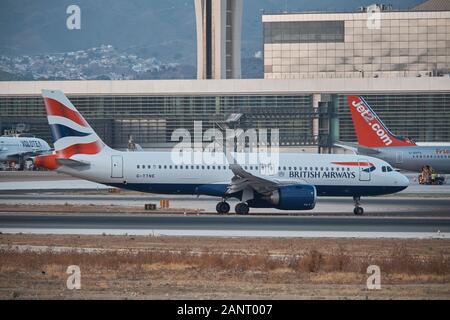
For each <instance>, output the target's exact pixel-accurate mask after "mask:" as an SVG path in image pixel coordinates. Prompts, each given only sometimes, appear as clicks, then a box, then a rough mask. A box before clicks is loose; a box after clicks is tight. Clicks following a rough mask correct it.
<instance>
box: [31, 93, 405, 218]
mask: <svg viewBox="0 0 450 320" xmlns="http://www.w3.org/2000/svg"><path fill="white" fill-rule="evenodd" d="M42 93H43V97H44V101H45V108H46V111H47V119H48V123H49V125H50V127H51V131H52V134H53V138H54V146H55V151H54V152H53V154H51V155H42V156H37V157H35V158H34V162H35V165H37V166H39V167H43V168H47V169H54V170H57V171H60V172H64V173H67V174H69V175H72V176H75V177H78V178H81V179H86V180H90V181H95V182H98V183H102V184H106V185H110V186H114V187H119V188H124V189H130V190H137V191H142V192H150V193H159V194H191V195H209V196H217V197H221V198H222V201H220V202H219V203H218V204H217V206H216V209H217V212H218V213H221V214H225V213H228V212H229V210H230V205H229V204H228V203H227V200H228V199H229V198H237V199H239V201H240V202H239V203H238V204H237V205H236V207H235V211H236V213H237V214H247V213H248V212H249V208H250V207H255V208H277V209H281V210H310V209H313V208H314V206H315V204H316V199H317V196H337V197H345V196H348V197H353V199H354V204H355V208H354V213H355V214H357V215H360V214H363V212H364V210H363V208H362V207H361V206H360V197H362V196H374V195H383V194H390V193H395V192H398V191H401V190H403V189H405V188H406V187H407V186H408V179H407V178H406V177H405V176H404V175H402V174H401V173H398V172H396V171H395V170H393V169H392V167H391V166H390V165H389V164H388V163H386V162H384V161H382V160H379V159H376V158H372V157H361V156H355V155H333V154H294V153H291V154H280V155H279V162H278V167H277V168H276V169H278V170H273V171H271V172H273V173H270V174H267V173H263V172H266V171H265V170H264V169H265V168H264V165H262V164H253V165H251V164H246V163H238V162H236V161H231V160H230V161H228V160H227V159H229V157H226V156H225V155H223V154H221V156H222V155H223V162H222V163H220V162H219V163H218V164H208V163H206V162H201V163H192V164H177V163H174V162H173V160H172V159H173V158H172V155H171V152H147V151H142V152H122V151H117V150H114V149H111V148H110V147H108V146H107V145H106V144H105V143H104V142H103V141H102V140H101V139H100V138H99V136H98V135H97V134H96V133H95V132H94V130H93V129H92V128H91V127H90V125H89V124H88V123H87V122H86V120H85V119H84V118H83V116H82V115H81V114H80V113H79V112H78V111H77V109H76V108H75V107H74V105H73V104H72V103H71V102H70V101H69V100H68V99H67V97H66V96H65V95H64V94H63V93H62V92H61V91H56V90H43V91H42ZM234 158H235V159H238V158H239V157H237V156H236V154H234ZM202 159H203V158H202Z"/></svg>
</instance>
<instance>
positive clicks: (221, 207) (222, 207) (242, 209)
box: [216, 201, 250, 215]
mask: <svg viewBox="0 0 450 320" xmlns="http://www.w3.org/2000/svg"><path fill="white" fill-rule="evenodd" d="M216 211H217V213H218V214H227V213H228V212H230V205H229V204H228V202H225V201H220V202H219V203H218V204H217V205H216ZM234 211H235V212H236V214H242V215H245V214H248V212H249V211H250V208H249V206H248V204H247V203H245V202H239V203H238V204H237V205H236V207H234Z"/></svg>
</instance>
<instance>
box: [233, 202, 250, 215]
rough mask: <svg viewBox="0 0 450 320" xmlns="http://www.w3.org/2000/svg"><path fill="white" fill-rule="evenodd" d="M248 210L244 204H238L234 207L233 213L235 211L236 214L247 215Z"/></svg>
mask: <svg viewBox="0 0 450 320" xmlns="http://www.w3.org/2000/svg"><path fill="white" fill-rule="evenodd" d="M249 210H250V208H249V206H248V204H247V203H245V202H239V203H238V204H237V205H236V207H234V211H236V213H237V214H248V212H249Z"/></svg>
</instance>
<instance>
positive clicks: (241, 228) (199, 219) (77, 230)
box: [0, 214, 450, 238]
mask: <svg viewBox="0 0 450 320" xmlns="http://www.w3.org/2000/svg"><path fill="white" fill-rule="evenodd" d="M0 231H1V232H4V233H19V232H24V233H28V232H29V233H56V234H59V233H64V234H66V233H67V234H102V233H105V234H125V233H126V234H128V235H131V234H137V235H142V234H144V235H155V234H157V235H191V236H206V235H208V236H279V237H291V236H302V237H324V236H326V237H348V236H351V237H374V238H378V237H390V238H397V237H398V238H449V235H450V218H403V217H389V218H386V217H359V216H358V217H329V216H327V217H304V216H297V217H288V216H217V215H216V216H213V215H203V216H190V215H188V216H184V215H181V216H175V215H164V214H163V215H152V216H148V215H127V216H109V215H89V214H84V215H45V216H43V215H30V214H17V215H0Z"/></svg>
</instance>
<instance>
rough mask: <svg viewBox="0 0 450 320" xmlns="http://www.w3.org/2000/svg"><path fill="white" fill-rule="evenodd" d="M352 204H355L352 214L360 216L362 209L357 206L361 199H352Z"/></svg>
mask: <svg viewBox="0 0 450 320" xmlns="http://www.w3.org/2000/svg"><path fill="white" fill-rule="evenodd" d="M353 202H354V203H355V209H353V213H354V214H355V215H357V216H362V215H363V213H364V209H363V208H362V207H360V206H359V205H360V204H361V197H359V196H355V197H353Z"/></svg>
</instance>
